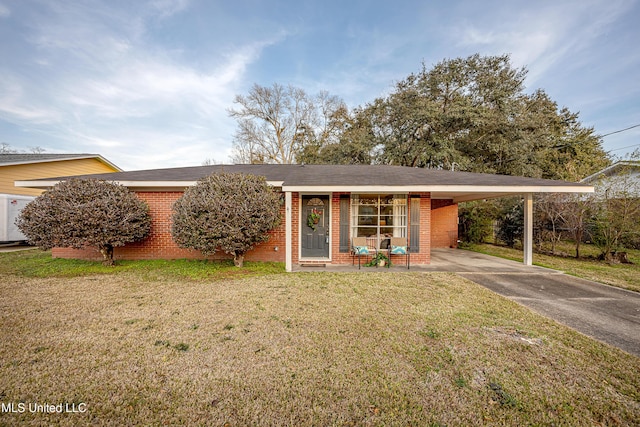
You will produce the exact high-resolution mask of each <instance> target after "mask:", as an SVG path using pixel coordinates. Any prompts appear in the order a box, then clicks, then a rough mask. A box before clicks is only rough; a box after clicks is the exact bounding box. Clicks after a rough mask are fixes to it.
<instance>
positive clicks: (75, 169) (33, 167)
mask: <svg viewBox="0 0 640 427" xmlns="http://www.w3.org/2000/svg"><path fill="white" fill-rule="evenodd" d="M107 172H118V171H117V170H116V169H114V168H112V167H111V166H108V165H106V164H104V163H102V162H101V161H99V160H98V159H72V160H62V161H57V162H44V163H30V164H24V165H10V166H0V193H6V194H23V195H26V196H37V195H39V194H42V192H43V190H37V189H33V188H21V187H16V186H15V185H13V183H14V181H22V180H31V179H39V178H55V177H58V176H69V175H86V174H92V173H107Z"/></svg>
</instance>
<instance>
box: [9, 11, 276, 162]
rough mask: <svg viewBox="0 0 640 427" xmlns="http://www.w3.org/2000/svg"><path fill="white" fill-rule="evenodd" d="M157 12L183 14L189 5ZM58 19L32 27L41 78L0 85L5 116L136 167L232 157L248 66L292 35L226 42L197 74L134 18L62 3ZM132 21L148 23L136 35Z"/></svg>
mask: <svg viewBox="0 0 640 427" xmlns="http://www.w3.org/2000/svg"><path fill="white" fill-rule="evenodd" d="M170 3H171V4H170ZM153 6H154V7H156V8H159V10H163V11H164V12H166V13H169V12H171V13H175V12H177V11H179V10H180V8H183V7H185V6H186V2H155V3H154V4H153ZM98 9H100V8H98ZM164 12H163V13H164ZM56 13H59V14H60V16H54V17H52V18H46V19H43V20H42V21H39V22H32V23H31V25H32V28H33V30H32V33H31V36H30V38H29V40H30V41H31V42H32V43H33V45H34V47H35V49H34V50H33V51H32V52H31V53H30V54H31V56H30V59H29V60H30V61H31V62H32V63H33V64H35V65H36V66H37V67H39V68H38V69H39V70H40V72H35V71H34V70H30V72H29V73H25V74H24V75H21V74H18V73H15V72H14V73H13V74H11V73H7V76H8V77H10V78H9V79H3V80H2V81H0V90H1V93H2V95H0V118H4V119H6V120H9V121H10V122H13V123H16V122H21V123H29V124H30V125H33V126H39V127H40V129H41V130H42V131H43V134H48V135H51V137H52V139H53V140H56V141H63V144H67V143H68V144H69V145H72V146H73V147H74V148H72V149H70V150H69V151H90V152H94V151H100V152H101V153H104V154H105V155H106V156H107V157H108V158H110V159H112V157H113V159H112V160H113V161H114V162H115V163H116V164H118V165H120V166H121V167H128V168H134V169H135V168H140V165H141V164H144V165H147V167H155V166H161V165H166V164H173V165H179V164H180V163H177V162H181V163H182V164H200V163H201V162H202V161H203V160H204V159H205V158H214V159H215V160H216V161H225V160H226V159H227V153H228V151H229V147H230V140H231V135H232V133H233V127H234V126H233V124H234V122H233V120H232V119H230V118H228V114H227V111H226V109H227V108H228V107H230V106H231V105H232V102H233V97H234V96H235V94H236V93H237V90H238V87H239V86H240V85H241V84H242V82H243V77H244V75H245V72H246V70H247V67H248V66H249V65H250V64H252V63H253V62H254V61H256V60H257V59H258V58H259V57H260V55H261V53H262V51H263V50H264V49H265V48H266V47H267V46H270V45H272V44H274V43H277V42H279V41H280V40H282V38H283V37H285V34H284V33H277V34H275V35H273V36H272V37H271V38H267V39H265V40H260V41H258V42H253V43H252V42H249V43H246V44H245V45H242V46H235V47H232V46H228V45H227V46H225V45H224V44H222V43H221V45H220V46H216V48H217V50H216V51H212V52H210V53H209V55H211V60H209V61H204V63H208V64H209V65H208V66H203V65H202V64H198V68H196V66H195V65H191V64H190V63H189V62H188V61H184V60H183V58H182V57H181V56H180V52H177V53H176V52H175V51H168V50H164V49H161V48H159V47H158V46H157V45H149V44H148V41H146V38H145V37H144V31H145V30H144V25H142V24H144V23H143V22H142V21H139V20H138V19H137V18H136V17H132V16H129V17H127V16H122V15H121V14H120V12H113V11H111V10H106V9H100V10H97V11H95V12H94V11H92V10H90V9H87V8H83V7H80V6H78V7H76V6H75V4H62V5H57V9H56ZM94 13H95V14H97V15H99V17H100V18H99V19H98V18H97V17H96V15H95V14H94ZM163 16H164V15H163ZM107 17H108V19H107ZM41 19H42V18H41ZM105 19H107V20H106V21H105ZM70 20H71V21H73V22H74V24H73V25H70V24H71V23H70V22H69V21H70ZM98 21H100V22H98ZM129 22H136V23H138V24H140V25H139V26H138V27H137V28H136V29H134V30H131V29H130V28H128V26H127V25H128V23H129ZM141 22H142V23H141ZM64 141H67V142H64ZM41 145H43V146H45V148H47V150H48V151H52V152H55V150H56V149H57V148H56V147H46V144H41ZM111 153H113V154H111ZM150 153H152V154H150ZM223 153H224V154H223Z"/></svg>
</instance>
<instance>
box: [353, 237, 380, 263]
mask: <svg viewBox="0 0 640 427" xmlns="http://www.w3.org/2000/svg"><path fill="white" fill-rule="evenodd" d="M375 255H377V250H376V248H374V247H372V246H369V245H368V244H367V238H366V237H354V238H353V239H352V240H351V265H355V262H356V257H358V270H360V264H361V262H360V258H361V257H363V256H364V257H369V256H375Z"/></svg>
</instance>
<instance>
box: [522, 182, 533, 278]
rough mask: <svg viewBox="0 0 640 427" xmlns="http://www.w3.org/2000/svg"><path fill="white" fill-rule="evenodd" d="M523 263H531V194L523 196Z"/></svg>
mask: <svg viewBox="0 0 640 427" xmlns="http://www.w3.org/2000/svg"><path fill="white" fill-rule="evenodd" d="M522 240H523V241H522V246H523V252H524V254H523V255H524V265H533V194H532V193H527V194H525V197H524V236H523V239H522Z"/></svg>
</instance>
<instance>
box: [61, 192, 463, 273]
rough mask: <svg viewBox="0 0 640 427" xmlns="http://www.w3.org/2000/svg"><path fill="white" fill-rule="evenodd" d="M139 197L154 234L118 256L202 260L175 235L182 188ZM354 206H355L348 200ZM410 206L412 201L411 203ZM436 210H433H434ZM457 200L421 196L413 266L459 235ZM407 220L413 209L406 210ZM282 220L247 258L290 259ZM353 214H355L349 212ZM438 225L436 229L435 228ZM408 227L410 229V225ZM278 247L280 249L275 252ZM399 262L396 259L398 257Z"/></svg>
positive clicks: (73, 253) (335, 198) (81, 253)
mask: <svg viewBox="0 0 640 427" xmlns="http://www.w3.org/2000/svg"><path fill="white" fill-rule="evenodd" d="M342 194H349V193H334V194H333V195H332V196H331V207H330V210H331V259H332V263H334V264H350V263H351V262H352V258H351V254H350V253H348V252H347V253H341V252H340V195H342ZM137 195H138V197H140V198H141V199H142V200H144V201H146V202H147V203H148V205H149V209H150V213H151V217H152V224H151V233H150V235H149V236H148V237H147V238H146V239H145V240H143V241H141V242H136V243H131V244H128V245H126V246H124V247H120V248H115V252H114V254H115V258H116V259H158V258H160V259H178V258H192V259H203V258H205V257H203V255H202V254H201V253H200V251H194V250H189V249H182V248H179V247H178V246H177V245H176V244H175V242H174V241H173V239H172V237H171V207H172V205H173V203H174V202H175V201H176V200H177V199H178V198H179V197H180V196H181V195H182V193H181V192H138V193H137ZM300 203H301V197H300V194H299V193H292V206H291V218H292V224H291V227H292V228H291V235H292V263H293V264H294V265H295V264H298V263H299V261H300V260H299V254H300V251H299V244H300V227H299V224H300V209H301V207H300ZM349 209H351V205H350V204H349ZM409 209H410V203H409ZM432 209H433V210H432ZM457 213H458V208H457V205H456V204H452V203H451V201H441V200H431V197H430V194H429V193H421V194H420V251H419V252H417V253H416V252H414V253H412V254H411V263H412V264H428V263H430V261H431V247H440V246H449V232H450V231H455V232H456V239H457ZM407 214H408V216H407V218H410V217H411V213H410V212H408V213H407ZM281 215H282V222H281V224H280V226H279V227H278V228H277V229H275V230H273V231H272V232H270V239H269V241H267V242H265V243H262V244H260V245H257V246H256V248H254V249H253V250H252V251H249V252H248V253H247V254H246V260H248V261H277V262H284V261H285V206H284V205H283V206H282V208H281ZM349 218H351V215H349ZM432 227H433V228H434V229H433V230H431V228H432ZM408 229H409V227H408ZM275 248H278V250H277V251H276V250H275ZM53 256H54V257H60V258H80V259H96V260H99V259H101V257H102V256H101V255H100V253H99V252H98V251H97V250H95V249H91V248H90V249H84V250H75V249H70V248H54V249H53ZM230 258H231V256H230V255H227V254H225V253H223V252H218V253H216V254H215V255H214V256H212V257H209V259H230ZM396 262H397V261H396Z"/></svg>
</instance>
